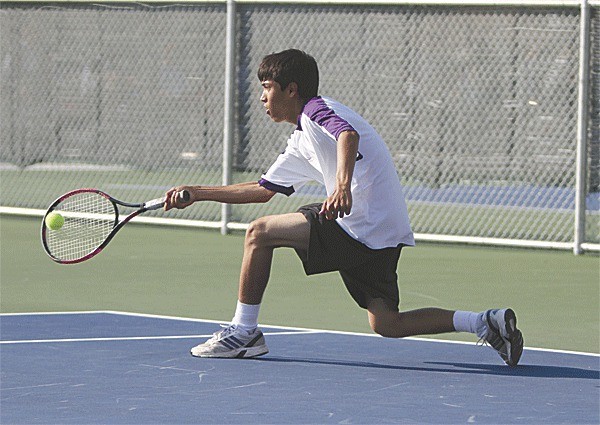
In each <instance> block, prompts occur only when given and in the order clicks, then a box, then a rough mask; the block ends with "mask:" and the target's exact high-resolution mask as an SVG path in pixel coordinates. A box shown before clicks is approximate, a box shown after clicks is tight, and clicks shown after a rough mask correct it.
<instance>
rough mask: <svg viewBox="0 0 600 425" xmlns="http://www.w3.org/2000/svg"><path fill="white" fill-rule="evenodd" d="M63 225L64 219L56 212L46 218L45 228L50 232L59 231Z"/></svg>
mask: <svg viewBox="0 0 600 425" xmlns="http://www.w3.org/2000/svg"><path fill="white" fill-rule="evenodd" d="M64 224H65V218H64V217H63V216H62V215H60V214H59V213H57V212H51V213H50V214H48V215H47V216H46V226H47V227H48V228H49V229H51V230H60V228H61V227H63V225H64Z"/></svg>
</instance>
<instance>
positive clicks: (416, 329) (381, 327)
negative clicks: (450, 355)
mask: <svg viewBox="0 0 600 425" xmlns="http://www.w3.org/2000/svg"><path fill="white" fill-rule="evenodd" d="M367 311H368V316H369V324H370V325H371V329H373V331H374V332H376V333H378V334H379V335H382V336H385V337H389V338H403V337H407V336H414V335H428V334H439V333H446V332H454V330H455V329H454V323H453V318H454V311H451V310H443V309H440V308H423V309H419V310H412V311H406V312H399V311H398V310H396V309H395V308H392V307H391V306H390V305H389V304H388V303H386V302H385V300H383V299H382V298H374V299H371V300H370V301H369V303H368V305H367Z"/></svg>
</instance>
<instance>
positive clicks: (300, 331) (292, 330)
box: [0, 310, 600, 358]
mask: <svg viewBox="0 0 600 425" xmlns="http://www.w3.org/2000/svg"><path fill="white" fill-rule="evenodd" d="M60 314H65V315H66V314H114V315H117V316H133V317H146V318H151V319H165V320H178V321H184V322H198V323H215V324H227V322H226V321H222V320H208V319H197V318H191V317H180V316H165V315H160V314H149V313H132V312H127V311H116V310H91V311H67V312H31V313H0V318H2V317H3V316H35V315H60ZM259 326H262V327H267V328H273V329H282V330H287V331H290V332H273V333H269V332H266V333H265V335H305V334H311V333H328V334H336V335H350V336H366V337H372V338H382V337H381V336H379V335H376V334H368V333H360V332H346V331H334V330H328V329H311V328H299V327H290V326H279V325H268V324H264V323H261V324H259ZM210 336H212V335H207V337H210ZM195 337H200V338H202V337H205V335H191V336H165V337H129V339H130V340H134V339H144V338H146V339H167V338H173V339H174V338H181V339H184V338H195ZM403 339H406V340H411V341H420V342H431V343H438V344H440V343H441V344H461V345H477V343H475V342H467V341H452V340H446V339H435V338H419V337H407V338H403ZM83 340H84V339H75V340H73V341H83ZM90 340H98V341H100V340H102V339H101V338H96V339H93V338H90ZM105 340H107V341H113V340H114V341H119V340H126V338H106V339H105ZM32 341H33V342H35V341H36V340H32ZM39 341H40V342H53V341H56V342H63V341H62V340H39ZM67 341H68V340H64V342H67ZM8 342H11V341H0V344H6V343H8ZM12 343H19V342H18V341H13V342H12ZM525 350H527V351H541V352H546V353H558V354H573V355H578V356H591V357H599V358H600V354H599V353H588V352H583V351H571V350H559V349H552V348H536V347H525Z"/></svg>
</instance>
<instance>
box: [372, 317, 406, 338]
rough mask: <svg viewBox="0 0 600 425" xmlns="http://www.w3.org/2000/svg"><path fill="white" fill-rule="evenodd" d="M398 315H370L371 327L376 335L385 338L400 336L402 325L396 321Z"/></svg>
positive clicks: (401, 335)
mask: <svg viewBox="0 0 600 425" xmlns="http://www.w3.org/2000/svg"><path fill="white" fill-rule="evenodd" d="M398 321H399V318H398V317H387V316H386V317H372V318H371V320H370V321H369V324H370V325H371V329H372V330H373V332H375V333H376V334H377V335H381V336H383V337H385V338H402V337H404V336H405V335H403V334H402V332H401V331H402V327H401V326H400V325H399V323H398Z"/></svg>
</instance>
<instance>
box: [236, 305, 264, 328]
mask: <svg viewBox="0 0 600 425" xmlns="http://www.w3.org/2000/svg"><path fill="white" fill-rule="evenodd" d="M259 310H260V304H244V303H243V302H240V301H238V302H237V307H236V308H235V315H234V316H233V319H232V320H231V324H232V325H236V326H237V327H238V328H241V329H243V330H245V331H246V332H252V331H254V329H256V328H257V327H258V312H259Z"/></svg>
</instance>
